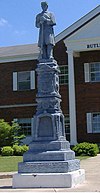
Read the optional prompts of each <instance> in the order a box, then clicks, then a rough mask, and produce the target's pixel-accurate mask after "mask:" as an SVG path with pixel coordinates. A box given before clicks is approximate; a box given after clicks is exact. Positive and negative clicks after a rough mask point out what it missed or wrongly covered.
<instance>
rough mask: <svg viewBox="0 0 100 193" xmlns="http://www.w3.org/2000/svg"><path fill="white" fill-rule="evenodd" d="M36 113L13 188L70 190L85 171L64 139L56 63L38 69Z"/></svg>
mask: <svg viewBox="0 0 100 193" xmlns="http://www.w3.org/2000/svg"><path fill="white" fill-rule="evenodd" d="M36 71H37V75H38V79H37V87H38V92H37V96H36V101H37V111H36V115H35V116H34V120H33V128H32V130H33V141H32V143H31V144H30V145H29V150H28V151H27V152H26V153H25V154H24V155H23V162H22V163H19V164H18V174H16V175H14V177H13V187H14V188H17V187H20V188H21V187H73V186H74V185H76V184H78V183H81V182H83V181H84V178H85V172H84V170H81V169H80V161H79V160H78V159H75V153H74V151H72V150H71V149H70V143H69V142H68V141H66V138H65V127H64V116H63V114H62V111H61V108H60V102H61V96H60V94H59V67H58V65H57V62H56V61H54V60H53V61H48V62H47V61H46V62H42V63H39V64H38V66H37V70H36Z"/></svg>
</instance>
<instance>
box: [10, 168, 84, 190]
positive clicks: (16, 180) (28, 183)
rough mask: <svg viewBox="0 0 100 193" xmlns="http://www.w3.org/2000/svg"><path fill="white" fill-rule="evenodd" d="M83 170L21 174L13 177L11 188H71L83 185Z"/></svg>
mask: <svg viewBox="0 0 100 193" xmlns="http://www.w3.org/2000/svg"><path fill="white" fill-rule="evenodd" d="M84 180H85V170H84V169H79V170H76V171H72V172H68V173H29V174H28V173H26V174H25V173H23V174H20V173H18V174H14V175H13V182H12V187H13V188H71V187H75V186H76V185H78V184H81V183H83V182H84Z"/></svg>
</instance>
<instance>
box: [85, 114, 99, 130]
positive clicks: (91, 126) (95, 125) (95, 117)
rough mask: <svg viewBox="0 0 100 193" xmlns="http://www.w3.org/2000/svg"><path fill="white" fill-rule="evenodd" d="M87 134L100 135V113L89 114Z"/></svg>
mask: <svg viewBox="0 0 100 193" xmlns="http://www.w3.org/2000/svg"><path fill="white" fill-rule="evenodd" d="M87 133H100V112H98V113H87Z"/></svg>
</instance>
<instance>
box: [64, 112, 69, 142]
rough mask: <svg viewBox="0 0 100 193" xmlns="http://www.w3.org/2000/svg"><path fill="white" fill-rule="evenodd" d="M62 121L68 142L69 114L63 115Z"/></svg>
mask: <svg viewBox="0 0 100 193" xmlns="http://www.w3.org/2000/svg"><path fill="white" fill-rule="evenodd" d="M64 121H65V134H66V139H67V140H68V141H70V118H69V114H65V115H64Z"/></svg>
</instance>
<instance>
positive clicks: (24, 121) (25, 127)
mask: <svg viewBox="0 0 100 193" xmlns="http://www.w3.org/2000/svg"><path fill="white" fill-rule="evenodd" d="M16 121H17V122H18V124H19V125H20V127H21V131H20V132H21V134H24V135H25V136H30V135H31V118H20V119H16Z"/></svg>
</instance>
